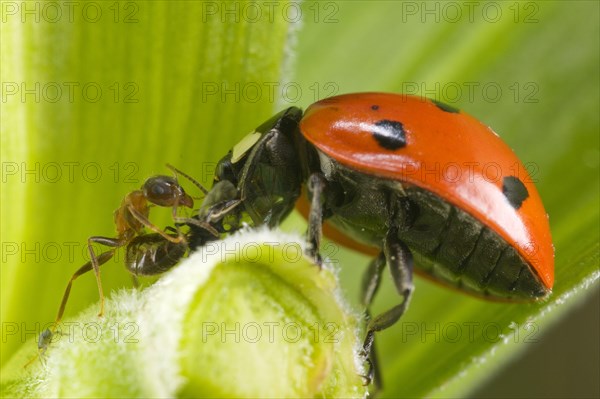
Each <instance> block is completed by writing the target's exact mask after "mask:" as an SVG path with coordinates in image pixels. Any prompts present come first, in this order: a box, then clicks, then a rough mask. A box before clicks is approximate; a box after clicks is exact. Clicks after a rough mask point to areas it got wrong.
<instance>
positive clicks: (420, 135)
mask: <svg viewBox="0 0 600 399" xmlns="http://www.w3.org/2000/svg"><path fill="white" fill-rule="evenodd" d="M382 120H385V121H388V122H390V123H400V124H401V125H400V126H401V128H402V130H403V133H404V136H403V137H402V140H400V141H398V138H391V145H390V142H389V140H388V142H387V143H386V144H384V147H387V148H383V147H382V143H381V142H380V140H381V139H382V138H381V137H379V138H377V137H374V134H373V132H376V131H377V130H378V124H379V123H381V121H382ZM300 132H301V133H302V135H303V136H304V137H305V138H306V139H307V140H308V141H309V142H310V143H311V144H312V145H313V146H314V147H316V148H317V149H318V150H320V151H321V152H323V153H324V154H326V155H327V156H329V157H331V158H332V159H334V160H336V161H337V162H339V163H340V164H342V165H344V166H347V167H349V168H352V169H354V170H357V171H359V172H363V173H365V174H370V175H373V176H377V177H382V178H387V179H392V180H397V181H400V182H403V183H404V184H412V185H416V186H418V187H421V188H423V189H425V190H428V191H430V192H432V193H434V194H436V195H437V196H439V197H441V198H443V199H444V200H446V201H447V202H449V203H450V204H452V205H454V206H456V207H458V208H460V209H462V210H464V211H465V212H467V213H469V214H470V215H472V216H473V217H475V218H476V219H477V220H479V221H480V222H481V223H482V224H484V225H485V226H487V227H489V228H490V229H491V230H493V231H495V232H496V233H497V234H499V235H500V236H501V237H502V238H503V239H504V240H505V241H506V242H507V243H509V244H510V245H511V246H512V247H514V248H515V249H516V250H517V251H518V253H519V254H520V255H521V257H523V259H525V260H526V261H527V262H528V263H529V264H530V266H531V268H532V269H533V270H534V271H535V272H536V273H537V275H538V276H539V278H540V279H541V281H542V283H543V284H544V285H545V286H546V287H547V288H548V289H549V290H550V289H551V288H552V286H553V283H554V247H553V245H552V238H551V234H550V226H549V222H548V216H547V213H546V211H545V209H544V206H543V204H542V201H541V198H540V196H539V194H538V191H537V189H536V188H535V185H534V184H533V181H532V179H531V176H530V175H529V173H528V172H527V170H526V168H525V167H524V165H523V164H522V163H521V161H520V160H519V159H518V158H517V157H516V155H515V154H514V152H513V151H512V150H511V149H510V148H509V147H508V146H507V145H506V144H505V143H504V142H503V141H502V140H501V139H500V138H499V137H498V135H497V134H496V133H494V132H493V131H492V130H491V129H490V128H489V127H487V126H485V125H483V124H482V123H481V122H479V121H478V120H477V119H475V118H473V117H471V116H470V115H467V114H465V113H463V112H460V111H458V110H455V109H453V108H450V107H448V106H445V105H443V104H440V103H436V102H434V101H432V100H429V99H426V98H421V97H415V96H410V95H397V94H389V93H360V94H348V95H341V96H336V97H331V98H327V99H325V100H322V101H319V102H316V103H314V104H312V105H311V106H310V107H309V108H308V109H307V110H306V111H305V113H304V115H303V117H302V120H301V121H300ZM385 134H387V133H385ZM387 139H388V138H386V137H383V140H384V141H385V140H387ZM394 140H396V141H394ZM513 183H515V184H513ZM523 188H524V189H525V190H526V191H522V190H523ZM507 191H508V193H507ZM305 205H306V204H305ZM325 233H326V235H329V236H330V237H331V236H332V235H333V236H335V237H332V238H334V239H336V238H337V239H338V241H340V243H341V244H349V243H352V240H351V239H349V238H347V237H345V236H344V235H343V234H342V233H339V232H336V231H335V228H334V227H333V226H326V228H325ZM352 246H354V247H357V245H352ZM358 247H359V248H358V249H359V250H360V249H362V250H363V251H366V252H368V253H374V252H373V251H369V250H368V247H366V246H364V245H359V246H358Z"/></svg>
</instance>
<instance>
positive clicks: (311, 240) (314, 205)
mask: <svg viewBox="0 0 600 399" xmlns="http://www.w3.org/2000/svg"><path fill="white" fill-rule="evenodd" d="M325 186H326V180H325V176H323V174H322V173H313V174H312V175H310V177H309V178H308V192H309V193H310V196H311V201H310V213H309V215H308V232H307V234H306V235H307V237H306V238H307V241H308V246H309V248H308V249H307V250H306V252H307V254H306V255H307V256H309V257H310V258H311V259H313V260H314V261H315V263H316V264H317V265H319V266H321V264H322V263H323V259H322V258H321V255H320V254H319V248H320V245H321V236H322V229H323V201H322V200H323V191H324V190H325Z"/></svg>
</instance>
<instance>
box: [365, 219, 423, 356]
mask: <svg viewBox="0 0 600 399" xmlns="http://www.w3.org/2000/svg"><path fill="white" fill-rule="evenodd" d="M383 253H384V255H385V258H386V260H387V263H388V264H389V267H390V273H391V274H392V280H393V281H394V284H395V286H396V290H397V291H398V293H399V294H400V295H402V297H403V300H402V303H400V304H399V305H396V306H394V307H393V308H391V309H389V310H387V311H385V312H383V313H381V314H379V315H377V316H376V317H374V318H373V319H371V320H369V324H368V325H367V335H366V337H365V342H364V344H363V352H364V353H371V348H372V347H373V342H374V339H375V332H377V331H381V330H384V329H386V328H388V327H390V326H392V325H393V324H395V323H396V322H397V321H398V320H399V319H400V317H402V315H403V314H404V312H405V311H406V309H407V308H408V304H409V303H410V299H411V297H412V293H413V290H414V286H413V283H412V270H413V258H412V254H411V253H410V250H409V249H408V247H407V246H406V244H404V243H403V242H402V241H400V240H399V239H398V229H397V228H394V227H392V228H390V230H389V231H388V233H387V236H386V238H385V240H384V244H383ZM373 280H375V278H373ZM364 286H365V284H364V283H363V289H364ZM371 291H372V293H373V294H374V293H375V292H376V291H377V287H376V284H375V287H374V289H372V290H371ZM371 299H372V298H371ZM370 366H371V367H372V366H373V364H372V363H371V364H370Z"/></svg>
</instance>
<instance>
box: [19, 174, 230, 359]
mask: <svg viewBox="0 0 600 399" xmlns="http://www.w3.org/2000/svg"><path fill="white" fill-rule="evenodd" d="M167 167H168V168H169V169H171V171H173V174H174V177H171V176H162V175H157V176H153V177H150V178H148V179H147V180H146V181H145V182H144V184H143V185H142V187H141V188H140V189H139V190H134V191H132V192H130V193H129V194H127V195H126V196H125V198H123V201H122V202H121V206H120V207H119V208H118V209H117V210H116V211H115V212H114V219H115V226H116V230H117V236H116V237H114V238H111V237H102V236H92V237H90V238H88V241H87V242H88V251H89V254H90V261H89V262H87V263H86V264H84V265H83V266H81V267H80V268H79V269H78V270H77V271H76V272H75V273H73V275H72V276H71V278H70V280H69V282H68V284H67V287H66V289H65V292H64V294H63V298H62V301H61V303H60V307H59V309H58V314H57V316H56V319H55V321H54V323H53V324H52V327H51V328H48V329H45V330H44V331H42V333H41V334H40V337H39V340H38V351H39V353H40V355H43V354H44V352H45V351H46V350H47V348H48V346H49V344H50V342H51V341H52V337H53V335H54V333H53V330H54V329H55V328H56V326H57V325H58V324H59V323H60V321H61V320H62V317H63V314H64V312H65V308H66V305H67V301H68V299H69V294H70V293H71V287H72V285H73V281H75V280H76V279H77V278H78V277H79V276H81V275H82V274H85V273H87V272H89V271H91V270H93V271H94V274H95V275H96V282H97V285H98V292H99V294H100V311H99V313H98V316H102V315H103V314H104V293H103V290H102V282H101V280H100V266H102V265H103V264H104V263H106V262H107V261H108V260H110V259H111V258H112V257H113V256H114V254H115V252H116V250H117V249H119V248H121V247H126V254H125V266H126V268H127V269H128V271H129V272H130V273H131V274H132V276H133V277H134V282H135V283H136V285H137V280H136V276H139V275H142V276H150V275H156V274H160V273H163V272H165V271H167V270H169V269H170V268H172V267H173V266H175V265H176V264H177V262H179V260H180V259H181V258H182V257H183V256H184V255H185V253H186V252H187V250H188V249H190V248H195V247H196V246H200V245H202V244H203V243H206V242H207V241H209V240H211V239H212V240H214V239H216V238H218V237H219V235H220V233H221V232H222V231H219V230H217V229H216V228H215V227H213V226H212V225H210V224H209V223H207V222H203V221H202V220H201V219H200V218H199V217H197V218H185V217H179V216H178V215H177V211H178V209H179V208H180V207H186V208H193V206H194V200H193V199H192V197H191V196H189V195H188V194H187V193H186V192H185V191H184V189H183V187H182V186H181V185H180V184H179V183H178V181H177V176H178V175H182V176H184V177H185V178H186V179H188V180H189V181H190V182H192V183H193V184H194V185H195V186H196V187H198V188H199V189H200V191H202V193H203V194H204V195H206V194H207V193H208V190H207V189H206V188H204V187H203V186H202V185H201V184H200V183H198V182H197V181H196V180H194V179H193V178H192V177H190V176H189V175H187V174H185V173H183V172H182V171H180V170H178V169H176V168H175V167H174V166H172V165H169V164H167ZM152 206H160V207H171V208H172V210H173V212H172V216H173V221H174V223H175V228H173V227H171V226H169V227H166V228H165V229H164V230H161V229H160V228H159V227H157V226H156V225H154V224H153V223H152V222H150V220H149V219H148V217H149V215H150V208H151V207H152ZM183 225H187V226H189V227H190V228H191V230H190V232H189V233H187V234H183V233H182V232H181V231H180V227H181V226H183ZM145 228H148V229H149V230H151V231H153V233H146V231H145ZM190 240H193V242H194V246H193V247H190V245H189V244H188V242H189V241H190ZM92 243H97V244H101V245H104V246H107V247H110V248H111V249H110V250H108V251H106V252H103V253H101V254H100V255H98V256H96V254H95V252H94V249H93V247H92ZM29 363H31V362H29ZM29 363H27V365H29ZM27 365H26V366H27Z"/></svg>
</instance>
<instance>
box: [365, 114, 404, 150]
mask: <svg viewBox="0 0 600 399" xmlns="http://www.w3.org/2000/svg"><path fill="white" fill-rule="evenodd" d="M371 133H373V137H374V138H375V140H377V142H378V143H379V145H380V146H382V147H383V148H385V149H386V150H397V149H398V148H402V147H404V146H406V132H405V131H404V126H402V123H400V122H397V121H390V120H387V119H383V120H380V121H379V122H376V123H375V129H374V130H373V132H371Z"/></svg>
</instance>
